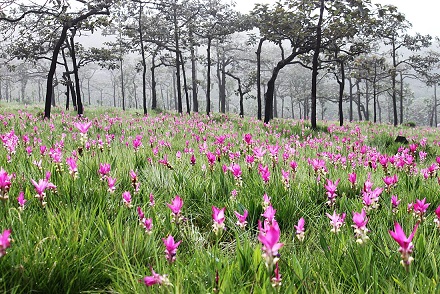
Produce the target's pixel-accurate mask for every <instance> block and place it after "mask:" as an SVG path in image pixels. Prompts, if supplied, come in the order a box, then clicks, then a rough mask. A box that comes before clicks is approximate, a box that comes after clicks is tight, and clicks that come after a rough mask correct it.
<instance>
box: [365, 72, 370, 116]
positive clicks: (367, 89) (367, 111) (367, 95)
mask: <svg viewBox="0 0 440 294" xmlns="http://www.w3.org/2000/svg"><path fill="white" fill-rule="evenodd" d="M369 102H370V84H369V83H368V80H365V120H366V121H370V109H369V106H368V105H369V104H370V103H369Z"/></svg>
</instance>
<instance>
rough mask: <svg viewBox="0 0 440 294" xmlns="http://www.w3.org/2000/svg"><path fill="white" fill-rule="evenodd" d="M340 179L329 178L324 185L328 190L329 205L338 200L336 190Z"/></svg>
mask: <svg viewBox="0 0 440 294" xmlns="http://www.w3.org/2000/svg"><path fill="white" fill-rule="evenodd" d="M339 181H340V179H337V180H336V181H334V182H332V181H331V180H329V179H327V184H326V185H324V187H325V189H326V190H327V192H326V194H327V199H328V200H327V202H326V203H327V204H328V205H329V206H333V205H335V202H336V196H337V194H336V192H337V191H338V184H339Z"/></svg>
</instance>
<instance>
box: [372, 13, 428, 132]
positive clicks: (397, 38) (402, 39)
mask: <svg viewBox="0 0 440 294" xmlns="http://www.w3.org/2000/svg"><path fill="white" fill-rule="evenodd" d="M377 7H378V21H379V24H380V25H379V28H378V30H377V32H376V34H377V36H379V37H380V38H381V39H383V42H384V44H385V45H387V46H390V47H391V48H390V50H389V54H390V56H391V59H392V63H391V87H392V93H391V94H392V108H393V123H394V126H397V124H398V123H399V120H398V114H397V87H396V85H397V82H396V79H397V73H398V68H399V67H401V66H403V65H404V64H408V65H410V66H411V64H410V63H409V60H410V59H411V57H408V58H403V59H399V54H398V52H399V51H401V50H402V49H407V50H409V51H411V52H416V51H419V50H421V49H422V48H426V47H428V46H430V44H431V36H429V35H427V36H422V35H420V34H416V35H415V36H410V35H408V34H406V31H407V30H408V29H409V28H410V27H411V23H410V22H409V21H407V20H406V18H405V16H404V15H403V14H402V13H400V12H399V11H398V10H397V7H395V6H392V5H385V6H381V5H377ZM402 100H403V99H401V109H403V106H402V104H403V101H402ZM402 118H403V115H402V113H401V119H402Z"/></svg>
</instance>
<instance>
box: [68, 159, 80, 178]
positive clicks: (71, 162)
mask: <svg viewBox="0 0 440 294" xmlns="http://www.w3.org/2000/svg"><path fill="white" fill-rule="evenodd" d="M66 163H67V166H68V167H69V174H70V175H71V176H72V177H73V178H76V176H77V175H78V166H77V164H76V158H75V157H68V158H66Z"/></svg>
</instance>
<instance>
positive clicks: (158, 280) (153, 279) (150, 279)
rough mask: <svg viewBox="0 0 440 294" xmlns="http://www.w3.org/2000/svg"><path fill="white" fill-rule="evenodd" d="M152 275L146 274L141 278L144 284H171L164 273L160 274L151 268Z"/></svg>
mask: <svg viewBox="0 0 440 294" xmlns="http://www.w3.org/2000/svg"><path fill="white" fill-rule="evenodd" d="M151 273H152V274H153V275H152V276H146V277H144V278H143V279H142V281H143V282H144V284H145V285H146V286H153V285H156V284H158V285H171V283H170V281H169V280H168V277H167V276H166V275H160V274H158V273H156V272H155V271H154V270H153V269H151Z"/></svg>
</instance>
